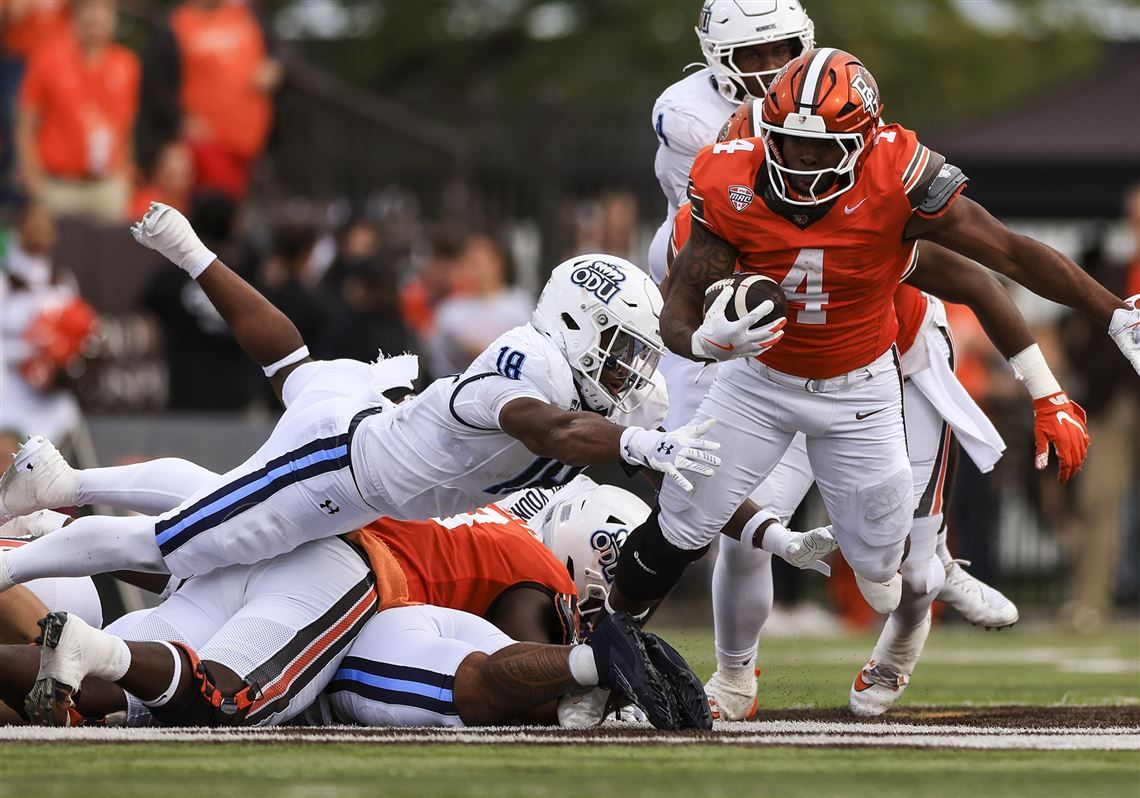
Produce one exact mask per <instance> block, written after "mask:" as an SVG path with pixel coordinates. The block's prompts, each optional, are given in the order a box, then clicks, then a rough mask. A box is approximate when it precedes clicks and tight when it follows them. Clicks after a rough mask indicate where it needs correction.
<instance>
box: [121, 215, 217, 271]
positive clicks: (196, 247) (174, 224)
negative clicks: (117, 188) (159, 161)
mask: <svg viewBox="0 0 1140 798" xmlns="http://www.w3.org/2000/svg"><path fill="white" fill-rule="evenodd" d="M131 235H133V236H134V237H135V241H138V242H139V243H140V244H142V245H143V246H144V247H147V248H148V249H153V250H155V251H156V252H160V253H162V255H163V256H164V257H165V258H166V259H167V260H169V261H170V262H171V263H173V264H175V265H176V266H178V268H180V269H182V271H184V272H186V273H187V274H189V275H190V276H191V277H193V278H194V279H195V280H197V279H198V275H200V274H201V273H202V272H204V271H205V270H206V267H207V266H209V265H210V264H211V263H213V262H214V261H215V260H217V259H218V256H217V255H215V254H214V253H213V252H211V251H210V250H209V249H207V248H206V246H205V245H204V244H203V243H202V241H201V239H199V238H198V234H197V233H195V232H194V228H192V227H191V226H190V222H189V221H188V220H187V219H186V217H185V216H183V215H182V213H181V212H180V211H179V210H178V209H177V208H171V207H170V206H169V205H163V204H162V203H161V202H152V203H151V204H150V209H149V210H148V211H147V212H146V215H145V216H143V218H142V219H140V220H139V221H138V222H136V223H135V224H134V225H132V226H131Z"/></svg>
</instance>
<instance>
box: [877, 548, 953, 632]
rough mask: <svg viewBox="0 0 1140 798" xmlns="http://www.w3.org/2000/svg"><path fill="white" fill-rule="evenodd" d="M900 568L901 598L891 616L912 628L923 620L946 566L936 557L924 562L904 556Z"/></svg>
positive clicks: (942, 581)
mask: <svg viewBox="0 0 1140 798" xmlns="http://www.w3.org/2000/svg"><path fill="white" fill-rule="evenodd" d="M901 571H902V598H901V599H899V606H898V607H896V608H895V611H894V612H892V613H891V615H890V617H891V618H893V619H894V622H895V624H896V626H897V627H898V628H899V629H913V628H915V627H918V626H921V625H922V624H923V623H925V621H926V616H927V614H928V613H929V612H930V605H931V603H932V602H933V601H934V599H935V597H936V596H937V595H938V592H939V591H940V590H942V585H944V584H945V583H946V569H945V568H943V567H942V563H941V562H940V561H939V560H938V558H937V557H930V558H928V559H927V560H926V562H924V563H917V562H916V563H912V562H911V561H910V558H907V561H906V562H904V563H903V564H902V569H901Z"/></svg>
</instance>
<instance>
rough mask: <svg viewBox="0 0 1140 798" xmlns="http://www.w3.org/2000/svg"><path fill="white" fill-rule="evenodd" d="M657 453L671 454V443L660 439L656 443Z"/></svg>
mask: <svg viewBox="0 0 1140 798" xmlns="http://www.w3.org/2000/svg"><path fill="white" fill-rule="evenodd" d="M657 453H658V454H665V455H669V454H672V453H673V444H671V443H665V441H661V443H659V444H657Z"/></svg>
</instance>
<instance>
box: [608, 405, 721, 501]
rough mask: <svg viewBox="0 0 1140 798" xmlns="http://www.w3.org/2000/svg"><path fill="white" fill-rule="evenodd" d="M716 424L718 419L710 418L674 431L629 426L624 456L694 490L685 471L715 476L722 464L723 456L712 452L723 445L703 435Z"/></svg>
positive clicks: (625, 434)
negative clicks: (701, 422) (714, 473)
mask: <svg viewBox="0 0 1140 798" xmlns="http://www.w3.org/2000/svg"><path fill="white" fill-rule="evenodd" d="M715 424H716V419H715V418H710V419H708V420H707V421H705V422H704V423H703V424H699V425H697V424H693V425H690V426H687V427H679V428H677V429H675V430H673V431H672V432H657V431H656V430H651V429H645V428H644V427H626V428H625V432H623V433H622V435H621V456H622V459H624V460H625V461H626V462H627V463H630V464H632V465H638V466H646V467H647V468H652V469H653V470H654V471H660V472H662V473H663V474H667V475H668V476H669V477H671V478H672V479H673V481H674V482H676V483H677V484H678V485H679V486H680V487H681V490H684V491H691V490H692V489H693V483H692V482H690V481H689V480H688V479H686V478H685V476H684V474H682V473H681V472H682V471H692V472H693V473H695V474H700V475H701V476H703V477H711V476H712V474H713V471H714V469H715V467H716V466H718V465H720V458H719V457H717V456H716V455H715V454H710V452H714V451H716V450H717V449H719V448H720V444H719V443H717V442H716V441H706V440H704V439H702V438H701V436H702V435H704V434H705V433H706V432H708V431H709V430H710V429H712V428H713V425H715Z"/></svg>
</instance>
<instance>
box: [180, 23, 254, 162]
mask: <svg viewBox="0 0 1140 798" xmlns="http://www.w3.org/2000/svg"><path fill="white" fill-rule="evenodd" d="M170 27H171V29H172V30H173V31H174V36H175V38H176V39H177V41H178V52H179V57H180V60H181V63H182V106H183V108H184V110H185V112H186V114H187V115H188V116H190V117H193V118H194V119H195V120H197V121H198V122H199V123H201V124H202V125H204V127H205V131H204V133H205V136H204V138H205V139H206V140H207V141H209V142H211V143H215V144H218V145H220V146H222V147H223V148H224V149H225V150H226V151H227V152H233V153H236V154H238V155H242V156H245V157H254V156H256V155H257V154H258V153H260V152H261V150H262V148H263V147H264V145H265V139H266V137H267V136H268V135H269V126H270V123H271V122H272V117H273V106H272V102H271V100H270V97H269V95H267V94H266V93H265V92H263V91H261V90H260V89H258V88H257V86H256V85H255V78H256V75H257V72H258V70H259V69H260V68H261V67H262V64H263V63H264V62H265V58H266V51H265V37H264V36H263V35H262V32H261V28H260V26H259V25H258V24H257V18H256V17H254V15H253V13H252V12H251V11H250V10H249V8H248V7H246V6H245V5H244V4H243V3H236V2H225V3H222V4H221V5H220V6H218V7H216V8H202V7H199V6H194V5H189V4H184V5H182V6H180V7H179V8H178V9H176V10H175V11H174V13H173V14H171V15H170Z"/></svg>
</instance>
